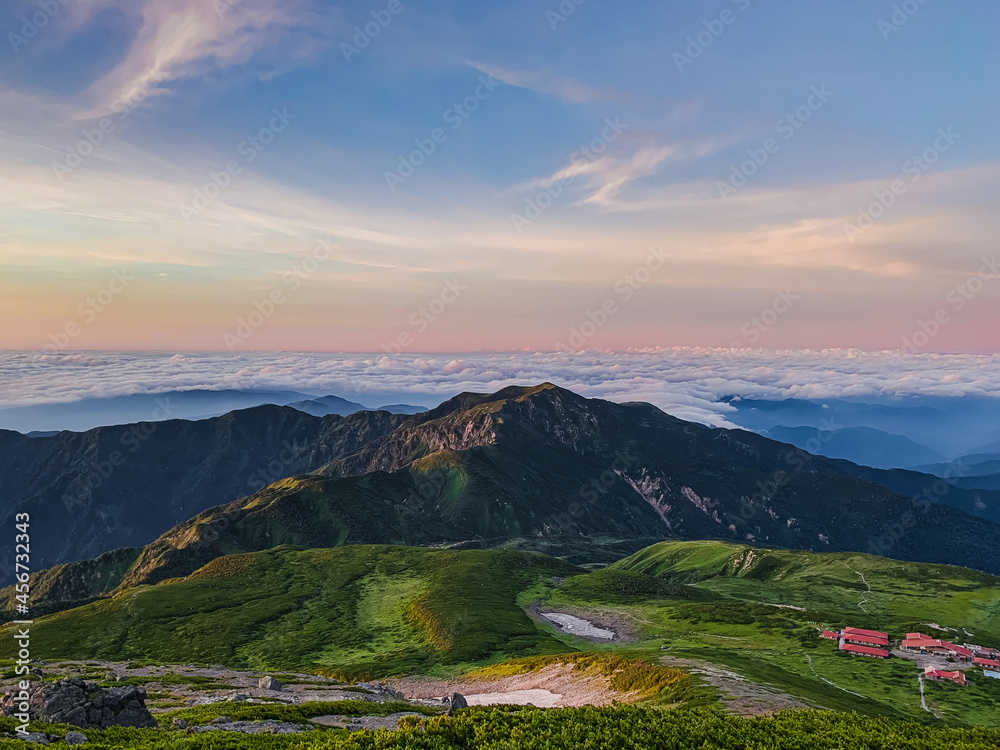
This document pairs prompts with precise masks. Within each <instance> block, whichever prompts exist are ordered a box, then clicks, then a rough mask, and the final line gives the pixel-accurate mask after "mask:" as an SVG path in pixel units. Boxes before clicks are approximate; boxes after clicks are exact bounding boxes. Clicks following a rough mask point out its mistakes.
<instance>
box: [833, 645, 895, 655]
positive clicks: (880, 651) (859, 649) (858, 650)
mask: <svg viewBox="0 0 1000 750" xmlns="http://www.w3.org/2000/svg"><path fill="white" fill-rule="evenodd" d="M840 648H841V650H843V651H847V652H849V653H852V654H864V655H865V656H881V657H882V658H883V659H888V658H889V652H888V651H886V650H885V649H884V648H868V647H867V646H855V645H854V644H853V643H845V644H844V645H843V646H841V647H840Z"/></svg>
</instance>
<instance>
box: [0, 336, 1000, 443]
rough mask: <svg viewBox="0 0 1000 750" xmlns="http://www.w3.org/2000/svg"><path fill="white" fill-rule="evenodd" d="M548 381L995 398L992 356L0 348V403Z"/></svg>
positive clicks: (418, 396)
mask: <svg viewBox="0 0 1000 750" xmlns="http://www.w3.org/2000/svg"><path fill="white" fill-rule="evenodd" d="M544 381H549V382H552V383H555V384H557V385H561V386H564V387H566V388H570V389H572V390H574V391H576V392H577V393H580V394H581V395H584V396H588V397H598V398H605V399H608V400H610V401H618V402H622V401H648V402H650V403H653V404H655V405H657V406H659V407H660V408H661V409H663V410H664V411H666V412H668V413H670V414H673V415H675V416H678V417H681V418H683V419H688V420H692V421H698V422H702V423H704V424H709V425H714V426H720V427H730V426H732V425H731V424H730V423H729V422H728V421H727V419H726V417H727V413H729V412H731V411H732V407H731V406H729V405H728V404H726V403H720V402H719V399H720V398H722V397H725V396H741V397H745V398H748V397H753V398H764V399H782V398H808V399H833V398H849V399H857V400H864V401H871V402H881V401H887V400H892V399H897V398H900V397H906V396H939V397H962V396H987V397H994V398H997V397H1000V355H975V354H933V353H928V354H916V355H905V356H904V355H901V354H900V353H899V352H863V351H855V350H843V349H842V350H821V351H820V350H816V351H809V350H805V351H772V350H748V349H744V350H732V349H682V348H677V349H665V350H652V351H630V352H586V353H578V354H573V353H553V352H535V353H532V352H514V353H473V354H462V355H455V354H425V355H417V354H412V355H407V354H400V355H384V354H308V353H284V352H260V353H239V354H225V353H183V354H169V353H132V352H129V353H121V352H80V353H65V352H61V353H41V352H0V408H6V407H12V406H28V405H33V404H42V403H59V402H69V401H79V400H82V399H92V398H109V397H114V396H122V395H129V394H137V393H146V394H148V393H163V392H169V391H181V390H193V389H207V390H230V389H233V390H267V391H274V390H294V391H300V392H302V393H306V394H309V395H327V394H334V395H338V396H343V397H345V398H349V399H351V400H355V401H359V402H361V403H363V404H365V405H377V404H384V403H392V402H396V403H398V402H406V403H411V404H418V405H425V406H433V405H436V404H437V403H439V402H440V401H442V400H444V399H446V398H449V397H451V396H453V395H455V394H456V393H459V392H462V391H477V392H492V391H494V390H497V389H499V388H502V387H504V386H507V385H512V384H520V385H534V384H537V383H541V382H544Z"/></svg>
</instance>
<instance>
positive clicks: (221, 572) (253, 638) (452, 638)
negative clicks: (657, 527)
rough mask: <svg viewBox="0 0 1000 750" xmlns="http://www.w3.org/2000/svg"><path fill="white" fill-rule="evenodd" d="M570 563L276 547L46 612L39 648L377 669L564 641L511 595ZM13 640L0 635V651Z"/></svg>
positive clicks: (472, 658) (550, 649) (559, 647)
mask: <svg viewBox="0 0 1000 750" xmlns="http://www.w3.org/2000/svg"><path fill="white" fill-rule="evenodd" d="M579 572H580V571H579V569H578V568H574V567H573V566H570V565H567V564H565V563H562V562H560V561H558V560H556V559H553V558H548V557H545V556H542V555H536V554H532V553H523V552H506V551H504V552H497V551H479V550H468V551H448V550H432V549H421V548H410V547H384V546H351V547H340V548H336V549H312V550H304V549H293V548H287V547H286V548H277V549H273V550H270V551H267V552H258V553H253V554H241V555H230V556H227V557H223V558H219V559H216V560H214V561H212V562H211V563H209V564H208V565H206V566H205V567H203V568H202V569H200V570H198V571H197V572H196V573H194V574H192V575H190V576H188V577H187V578H184V579H175V580H170V581H165V582H163V583H161V584H158V585H156V586H141V587H137V588H134V589H129V590H127V591H125V592H123V593H121V594H119V595H117V596H115V597H114V598H112V599H106V600H101V601H97V602H94V603H91V604H88V605H86V606H83V607H78V608H76V609H73V610H69V611H65V612H60V613H58V614H54V615H50V616H47V617H44V618H42V619H40V620H39V621H37V622H36V624H35V626H34V627H33V629H32V655H33V656H35V657H36V658H45V659H53V658H60V657H61V658H76V659H98V658H114V659H129V658H131V659H148V660H156V661H160V662H163V663H174V664H180V663H188V662H200V663H209V664H225V665H227V666H234V667H248V668H258V669H319V670H326V671H329V672H331V673H338V674H345V675H365V676H381V675H388V674H401V673H407V672H424V673H426V672H433V671H434V670H435V669H438V668H441V667H444V666H447V665H457V664H461V663H467V662H468V663H472V662H478V661H480V660H488V659H491V658H496V659H499V658H501V657H508V656H522V655H529V654H540V653H556V652H560V651H565V646H564V645H563V644H562V643H560V642H559V641H557V640H555V639H554V638H552V637H551V636H549V635H546V634H545V633H544V632H542V631H540V630H539V629H538V628H536V626H535V624H534V623H533V622H532V621H531V619H530V618H529V617H528V616H527V615H526V614H525V612H524V610H523V609H521V608H520V607H519V606H518V605H517V597H518V595H519V594H520V593H521V592H522V591H524V590H526V589H529V588H532V587H534V586H536V585H537V584H538V582H539V581H540V580H546V579H550V578H552V577H554V576H566V575H572V574H574V573H579ZM12 643H13V641H12V640H11V639H10V638H4V639H2V649H0V655H2V656H9V655H10V654H9V650H10V648H11V644H12Z"/></svg>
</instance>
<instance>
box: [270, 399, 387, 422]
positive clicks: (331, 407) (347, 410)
mask: <svg viewBox="0 0 1000 750" xmlns="http://www.w3.org/2000/svg"><path fill="white" fill-rule="evenodd" d="M288 406H290V407H292V408H293V409H298V410H299V411H304V412H305V413H306V414H312V415H313V416H314V417H326V416H329V415H330V414H336V415H337V416H339V417H346V416H347V415H348V414H354V412H357V411H365V408H366V407H364V406H362V405H361V404H356V403H354V402H353V401H348V400H347V399H346V398H341V397H340V396H321V397H320V398H311V399H307V400H305V401H293V402H292V403H290V404H288ZM386 411H388V410H386Z"/></svg>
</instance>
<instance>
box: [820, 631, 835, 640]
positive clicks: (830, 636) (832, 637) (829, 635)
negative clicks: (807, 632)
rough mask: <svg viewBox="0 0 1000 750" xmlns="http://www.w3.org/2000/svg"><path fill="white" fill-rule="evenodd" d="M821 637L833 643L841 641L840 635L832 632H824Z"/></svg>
mask: <svg viewBox="0 0 1000 750" xmlns="http://www.w3.org/2000/svg"><path fill="white" fill-rule="evenodd" d="M819 637H820V638H827V639H829V640H831V641H839V640H840V633H835V632H834V631H832V630H824V631H823V632H822V633H820V634H819Z"/></svg>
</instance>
